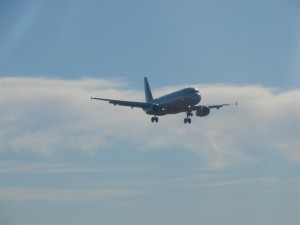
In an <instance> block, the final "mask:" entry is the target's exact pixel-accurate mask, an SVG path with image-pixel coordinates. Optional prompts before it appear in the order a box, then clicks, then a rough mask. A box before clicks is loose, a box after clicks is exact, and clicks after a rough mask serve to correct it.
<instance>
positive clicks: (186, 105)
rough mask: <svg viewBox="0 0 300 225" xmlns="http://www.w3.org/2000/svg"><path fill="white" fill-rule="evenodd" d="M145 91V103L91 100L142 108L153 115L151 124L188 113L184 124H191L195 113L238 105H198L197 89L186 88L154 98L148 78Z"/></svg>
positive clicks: (145, 82)
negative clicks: (169, 115)
mask: <svg viewBox="0 0 300 225" xmlns="http://www.w3.org/2000/svg"><path fill="white" fill-rule="evenodd" d="M144 90H145V100H146V101H145V102H132V101H124V100H115V99H107V98H94V97H91V100H101V101H107V102H108V103H111V104H113V105H114V106H116V105H120V106H128V107H131V108H141V109H143V110H144V111H145V113H146V114H148V115H152V117H151V122H152V123H153V122H156V123H157V122H158V116H164V115H168V114H177V113H182V112H185V113H186V118H184V120H183V121H184V123H185V124H186V123H189V124H190V123H191V121H192V120H191V118H190V117H192V116H193V113H192V112H193V111H195V112H196V116H199V117H204V116H207V115H208V114H209V113H210V109H219V108H221V107H223V106H229V105H236V106H237V102H236V103H235V104H230V103H226V104H219V105H197V104H198V103H199V102H200V101H201V94H200V92H199V90H198V89H197V88H192V87H189V88H184V89H181V90H179V91H176V92H173V93H170V94H167V95H164V96H162V97H159V98H153V96H152V92H151V89H150V86H149V83H148V79H147V77H144Z"/></svg>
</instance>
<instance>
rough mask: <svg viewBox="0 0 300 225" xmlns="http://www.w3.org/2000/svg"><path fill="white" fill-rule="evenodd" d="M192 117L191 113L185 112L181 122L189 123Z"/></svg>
mask: <svg viewBox="0 0 300 225" xmlns="http://www.w3.org/2000/svg"><path fill="white" fill-rule="evenodd" d="M192 116H193V113H192V112H191V111H187V112H186V118H184V120H183V122H184V123H191V122H192V120H191V118H189V117H192Z"/></svg>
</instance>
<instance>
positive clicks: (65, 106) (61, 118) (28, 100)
mask: <svg viewBox="0 0 300 225" xmlns="http://www.w3.org/2000/svg"><path fill="white" fill-rule="evenodd" d="M193 86H195V87H197V88H198V89H199V90H200V92H201V94H202V102H201V103H202V104H219V103H228V102H235V101H238V102H239V106H238V107H224V108H222V109H220V110H218V111H217V110H214V111H212V112H211V115H209V116H208V117H204V118H199V117H193V118H192V124H191V125H186V124H184V123H183V118H184V116H185V115H184V114H178V115H170V116H165V117H161V118H160V122H159V123H158V124H152V123H151V122H150V117H149V116H148V115H146V114H144V113H143V111H142V110H140V109H130V108H128V107H113V106H112V105H110V104H107V103H106V102H99V101H90V97H91V96H94V97H104V98H115V99H126V100H134V101H143V97H144V93H143V90H142V89H141V90H131V89H129V87H128V85H127V84H126V83H125V82H120V81H116V80H102V79H81V80H58V79H50V78H40V79H36V78H0V91H1V93H0V117H1V118H0V120H1V130H0V154H1V155H5V154H36V155H39V156H43V157H56V156H58V155H59V154H61V153H62V152H72V151H76V152H79V153H82V154H98V153H99V152H101V151H107V150H110V149H114V148H120V143H126V146H127V147H128V148H133V149H137V150H144V151H146V150H161V149H165V148H167V149H172V148H181V149H185V150H187V151H192V152H193V153H195V155H197V156H198V157H199V160H201V162H203V163H204V164H205V165H206V166H207V167H210V168H223V167H225V166H228V165H231V164H234V163H240V162H244V161H249V160H255V159H256V158H257V157H258V156H257V155H255V154H253V153H252V150H255V152H259V151H264V152H268V151H273V152H274V151H275V152H276V153H277V154H281V155H282V156H283V157H286V158H287V159H289V160H290V161H291V162H294V163H299V162H300V151H299V146H300V139H299V135H300V119H299V115H300V89H294V90H285V91H281V90H274V89H271V88H268V87H262V86H235V85H222V84H220V85H201V84H194V85H193ZM141 87H142V85H141ZM178 88H181V87H163V88H161V89H154V90H153V94H154V95H155V96H159V95H161V94H165V93H166V91H167V90H168V91H171V90H176V89H178Z"/></svg>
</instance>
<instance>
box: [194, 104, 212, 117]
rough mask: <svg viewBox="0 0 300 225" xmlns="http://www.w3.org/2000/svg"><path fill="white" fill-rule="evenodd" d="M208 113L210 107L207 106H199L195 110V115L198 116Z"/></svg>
mask: <svg viewBox="0 0 300 225" xmlns="http://www.w3.org/2000/svg"><path fill="white" fill-rule="evenodd" d="M209 113H210V108H209V107H207V106H201V107H200V108H198V109H197V110H196V115H197V116H200V117H203V116H207V115H208V114H209Z"/></svg>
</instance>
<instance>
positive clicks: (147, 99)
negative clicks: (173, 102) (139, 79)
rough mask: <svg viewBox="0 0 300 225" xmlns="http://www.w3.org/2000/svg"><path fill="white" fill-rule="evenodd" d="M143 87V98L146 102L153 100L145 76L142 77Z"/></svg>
mask: <svg viewBox="0 0 300 225" xmlns="http://www.w3.org/2000/svg"><path fill="white" fill-rule="evenodd" d="M144 89H145V99H146V102H150V101H152V100H153V96H152V93H151V89H150V86H149V83H148V80H147V77H144Z"/></svg>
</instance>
